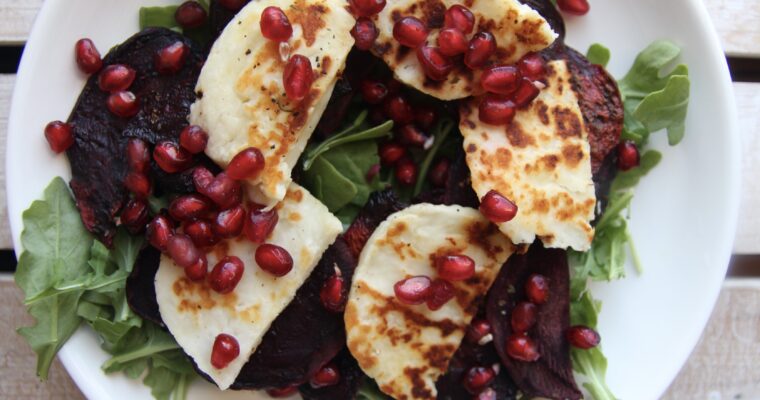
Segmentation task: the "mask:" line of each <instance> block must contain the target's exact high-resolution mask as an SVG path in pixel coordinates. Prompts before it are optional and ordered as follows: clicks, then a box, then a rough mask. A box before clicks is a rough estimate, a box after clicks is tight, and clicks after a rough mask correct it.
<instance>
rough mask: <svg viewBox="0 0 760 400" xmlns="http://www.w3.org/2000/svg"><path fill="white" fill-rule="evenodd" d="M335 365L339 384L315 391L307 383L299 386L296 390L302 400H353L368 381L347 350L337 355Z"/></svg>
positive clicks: (344, 349)
mask: <svg viewBox="0 0 760 400" xmlns="http://www.w3.org/2000/svg"><path fill="white" fill-rule="evenodd" d="M334 361H335V364H336V365H337V366H338V370H339V371H340V382H338V384H337V385H333V386H326V387H322V388H318V389H315V388H313V387H312V386H311V385H310V384H309V383H305V384H303V385H301V386H300V387H299V388H298V390H299V391H300V392H301V396H303V398H304V400H337V399H354V398H356V392H357V391H358V390H359V387H360V386H361V385H362V383H363V382H364V379H368V378H367V376H366V375H364V371H362V370H361V368H359V364H358V363H357V362H356V360H355V359H354V357H352V356H351V353H350V352H349V351H348V349H347V348H345V347H344V348H343V350H342V351H341V352H340V353H339V354H338V356H337V357H335V359H334Z"/></svg>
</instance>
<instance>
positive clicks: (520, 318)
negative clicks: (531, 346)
mask: <svg viewBox="0 0 760 400" xmlns="http://www.w3.org/2000/svg"><path fill="white" fill-rule="evenodd" d="M536 313H537V311H536V305H535V304H533V303H529V302H527V301H523V302H521V303H518V304H517V305H516V306H515V308H514V309H513V310H512V316H511V318H510V323H511V324H512V330H513V331H514V332H515V333H525V332H527V331H528V330H530V328H532V327H533V325H535V324H536Z"/></svg>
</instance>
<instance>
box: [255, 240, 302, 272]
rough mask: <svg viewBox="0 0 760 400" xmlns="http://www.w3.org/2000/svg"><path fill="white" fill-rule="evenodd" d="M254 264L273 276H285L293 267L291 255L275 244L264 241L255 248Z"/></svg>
mask: <svg viewBox="0 0 760 400" xmlns="http://www.w3.org/2000/svg"><path fill="white" fill-rule="evenodd" d="M255 258H256V264H258V265H259V267H260V268H261V269H263V270H264V271H266V272H269V273H270V274H272V275H274V276H285V275H287V274H288V272H290V270H292V269H293V257H291V256H290V253H288V251H287V250H285V249H284V248H282V247H280V246H277V245H275V244H270V243H264V244H262V245H261V246H259V247H258V248H257V249H256V254H255Z"/></svg>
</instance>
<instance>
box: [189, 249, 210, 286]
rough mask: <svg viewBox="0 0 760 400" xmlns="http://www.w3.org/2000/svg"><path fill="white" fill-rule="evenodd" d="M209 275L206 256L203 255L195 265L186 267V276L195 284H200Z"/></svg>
mask: <svg viewBox="0 0 760 400" xmlns="http://www.w3.org/2000/svg"><path fill="white" fill-rule="evenodd" d="M207 273H208V259H207V258H206V255H205V254H201V256H200V257H199V258H198V261H196V262H195V264H193V265H191V266H189V267H185V276H186V277H187V278H188V279H190V280H191V281H193V282H200V281H202V280H204V279H206V274H207Z"/></svg>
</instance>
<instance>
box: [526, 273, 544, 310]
mask: <svg viewBox="0 0 760 400" xmlns="http://www.w3.org/2000/svg"><path fill="white" fill-rule="evenodd" d="M525 296H527V297H528V300H530V301H532V302H533V303H535V304H544V303H546V300H548V299H549V282H548V281H547V280H546V277H544V276H543V275H540V274H532V275H531V276H529V277H528V279H527V280H526V281H525Z"/></svg>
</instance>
